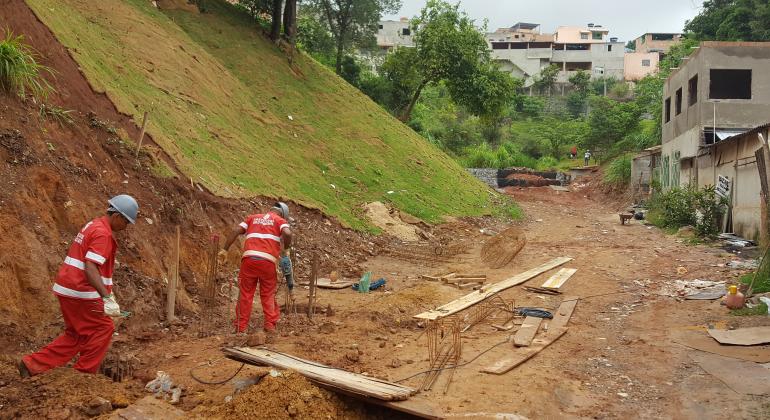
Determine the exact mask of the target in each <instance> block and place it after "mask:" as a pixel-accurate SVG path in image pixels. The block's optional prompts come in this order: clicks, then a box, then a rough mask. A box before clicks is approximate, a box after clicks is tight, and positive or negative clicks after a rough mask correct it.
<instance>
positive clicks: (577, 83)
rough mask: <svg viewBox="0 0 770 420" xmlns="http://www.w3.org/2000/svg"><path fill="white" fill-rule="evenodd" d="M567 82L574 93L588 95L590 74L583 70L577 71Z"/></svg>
mask: <svg viewBox="0 0 770 420" xmlns="http://www.w3.org/2000/svg"><path fill="white" fill-rule="evenodd" d="M568 80H569V82H570V84H571V85H572V87H574V88H575V91H576V92H578V93H580V94H583V95H588V85H589V84H590V83H591V74H590V73H588V72H587V71H585V70H578V71H576V72H575V73H574V74H573V75H572V76H570V77H569V79H568Z"/></svg>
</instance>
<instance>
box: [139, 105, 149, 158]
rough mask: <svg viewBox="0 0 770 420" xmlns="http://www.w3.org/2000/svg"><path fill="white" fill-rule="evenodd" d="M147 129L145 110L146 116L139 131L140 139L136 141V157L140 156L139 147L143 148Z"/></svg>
mask: <svg viewBox="0 0 770 420" xmlns="http://www.w3.org/2000/svg"><path fill="white" fill-rule="evenodd" d="M146 129H147V111H144V118H143V119H142V131H141V132H139V140H138V141H137V143H136V157H137V158H139V149H141V148H142V140H144V130H146Z"/></svg>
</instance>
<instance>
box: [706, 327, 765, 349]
mask: <svg viewBox="0 0 770 420" xmlns="http://www.w3.org/2000/svg"><path fill="white" fill-rule="evenodd" d="M708 333H709V335H710V336H712V337H713V338H714V340H717V341H719V342H720V343H722V344H733V345H736V346H754V345H757V344H765V343H770V327H750V328H738V329H737V330H715V329H710V330H708Z"/></svg>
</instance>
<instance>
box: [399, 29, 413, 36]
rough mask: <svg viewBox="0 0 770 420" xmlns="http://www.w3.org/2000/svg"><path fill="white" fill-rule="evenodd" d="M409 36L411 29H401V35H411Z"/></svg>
mask: <svg viewBox="0 0 770 420" xmlns="http://www.w3.org/2000/svg"><path fill="white" fill-rule="evenodd" d="M411 34H412V30H411V29H409V28H403V29H401V35H411Z"/></svg>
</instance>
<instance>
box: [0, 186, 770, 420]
mask: <svg viewBox="0 0 770 420" xmlns="http://www.w3.org/2000/svg"><path fill="white" fill-rule="evenodd" d="M513 194H514V195H515V197H516V199H517V201H518V202H519V203H520V204H521V205H522V207H523V208H524V209H525V211H526V213H527V215H528V216H527V219H526V220H524V221H522V222H519V223H518V224H519V225H520V226H519V227H520V228H521V229H522V231H523V232H524V234H525V235H526V237H527V244H526V245H525V246H524V248H523V249H522V251H521V252H520V253H519V254H518V255H517V256H516V258H515V259H514V260H513V261H512V262H511V263H510V264H508V265H507V266H505V267H503V268H500V269H489V268H487V267H485V266H484V265H483V263H482V262H481V259H480V258H479V253H480V252H481V247H482V244H483V243H484V241H485V240H486V239H487V238H489V236H486V235H484V234H483V233H482V232H481V230H482V229H485V230H486V229H491V230H495V231H500V230H502V229H504V228H506V226H503V225H494V222H491V221H488V220H486V221H484V220H472V221H462V220H461V221H456V222H454V223H450V224H448V225H447V226H445V227H441V228H439V229H438V232H434V233H438V234H443V237H451V238H452V243H451V245H452V246H451V248H452V249H456V250H459V249H465V250H466V251H467V252H466V253H463V254H459V255H457V256H452V257H448V256H435V255H434V256H433V257H430V258H429V257H428V254H429V253H430V250H431V249H432V250H434V251H435V250H436V249H438V250H439V251H440V250H441V249H444V248H443V247H438V248H437V247H424V249H423V250H422V251H420V250H416V249H415V248H414V247H413V246H412V247H408V246H404V247H396V248H397V249H396V251H400V252H396V253H393V254H392V255H398V256H399V257H398V258H395V257H392V256H386V255H383V254H381V255H380V256H377V257H374V258H371V259H370V260H369V261H368V262H366V263H365V264H364V265H365V267H366V269H368V270H371V271H372V272H373V278H375V279H376V278H379V277H385V278H387V280H388V284H387V286H386V288H385V289H386V290H385V291H376V292H372V293H369V294H358V293H355V292H353V291H352V290H350V289H344V290H338V291H330V290H321V291H320V293H319V307H320V308H327V307H330V308H331V309H332V311H331V314H329V313H327V314H318V315H317V316H316V317H315V318H314V322H313V323H312V324H310V323H308V322H307V320H306V318H305V317H304V315H294V316H287V317H285V319H284V321H282V323H281V324H280V325H279V329H280V331H281V335H282V336H281V337H280V338H279V340H278V342H277V343H276V344H274V345H271V347H272V348H275V349H277V350H280V351H286V352H289V353H291V354H294V355H297V356H299V357H304V358H307V359H311V360H314V361H317V362H321V363H326V364H329V365H332V366H336V367H341V368H345V369H348V370H352V371H355V372H360V373H366V374H368V375H373V376H377V377H382V378H387V379H390V380H400V379H404V378H407V377H410V376H413V375H415V374H418V373H419V372H422V371H424V370H426V369H428V367H429V364H428V360H427V359H428V358H427V356H428V350H427V341H426V337H425V334H424V328H423V327H424V325H422V324H420V323H418V322H417V320H415V319H414V318H413V315H415V314H417V313H419V312H421V311H423V310H426V309H431V308H435V307H436V306H439V305H441V304H443V303H446V302H449V301H450V300H452V299H454V298H457V297H459V296H462V295H464V294H466V293H468V291H460V290H458V289H455V288H453V287H450V286H447V285H442V284H439V283H434V282H428V281H425V280H422V279H420V278H419V276H420V275H422V274H434V273H439V272H448V271H465V272H469V271H473V272H483V273H486V274H487V275H488V276H489V279H490V281H493V282H494V281H500V280H502V279H505V278H507V277H510V276H511V275H513V274H516V273H520V272H522V271H524V270H526V269H529V268H532V267H534V266H536V265H538V264H540V263H541V262H545V261H547V260H550V259H552V258H554V257H558V256H570V257H573V258H574V261H572V262H570V263H568V264H566V265H565V267H574V268H577V269H578V271H577V273H576V274H575V275H574V276H573V277H572V278H571V279H569V281H567V283H566V284H565V285H564V286H563V287H562V291H563V292H564V295H570V296H578V297H580V298H581V299H580V301H579V303H578V305H577V309H576V310H575V313H574V315H573V317H572V320H571V322H570V324H569V331H568V332H567V334H566V335H565V336H564V337H562V338H561V339H560V340H559V341H557V342H556V343H554V344H553V345H552V346H551V347H549V348H547V349H546V350H544V351H543V352H541V353H540V354H538V355H537V356H536V357H535V358H533V359H531V360H529V361H528V362H526V363H525V364H523V365H522V366H519V367H518V368H516V369H514V370H512V371H511V372H508V373H507V374H505V375H501V376H495V375H488V374H484V373H481V372H479V370H480V369H481V368H483V367H484V366H487V365H489V364H491V363H494V362H495V361H497V360H499V359H501V358H503V357H505V356H506V355H508V354H510V351H511V347H510V346H511V344H510V343H505V344H501V345H498V346H497V347H494V348H492V349H491V350H489V349H490V348H491V347H493V346H494V345H496V344H499V343H501V342H503V341H505V340H506V339H507V338H508V337H509V335H510V334H511V333H510V332H501V331H497V330H495V329H494V328H492V327H491V326H490V324H491V323H501V322H502V321H503V318H504V317H505V315H504V314H502V313H501V314H498V315H495V317H493V318H491V319H489V320H487V321H485V322H483V323H481V324H479V325H477V326H474V327H473V328H472V329H470V330H469V331H468V332H466V333H464V334H463V340H462V341H463V349H462V359H463V361H466V362H467V361H470V360H471V359H473V358H475V357H476V356H477V355H478V354H479V353H481V352H484V351H487V350H489V351H487V352H486V353H484V354H482V355H481V356H480V357H478V358H476V359H475V360H473V361H472V362H470V363H468V364H467V365H465V366H463V367H461V368H460V369H458V370H457V371H456V373H455V374H454V378H453V381H452V383H451V385H450V386H449V388H448V392H447V393H446V394H444V392H443V391H444V389H445V385H446V380H447V378H448V375H447V374H446V373H444V374H442V375H441V377H440V378H439V380H438V382H437V384H436V385H435V386H434V388H433V390H431V391H428V392H423V393H421V394H420V395H418V396H417V397H416V398H417V399H419V400H422V401H425V402H428V403H430V404H432V405H433V406H435V407H436V408H437V409H439V410H441V411H443V412H444V413H446V414H447V415H449V416H455V417H458V418H459V417H463V418H465V417H467V418H510V419H516V418H520V417H519V416H521V417H526V418H693V419H695V418H697V419H702V418H723V417H724V416H726V415H731V416H732V417H735V418H767V417H768V415H769V414H770V399H768V398H767V397H750V396H744V395H740V394H737V393H735V392H734V391H732V390H731V389H730V388H728V387H727V386H725V385H724V384H723V383H722V382H720V381H719V380H717V379H716V378H714V377H712V376H710V375H709V374H707V373H705V372H704V371H703V370H701V369H700V368H699V367H698V365H697V364H696V363H694V362H693V361H692V360H691V359H690V356H689V355H690V354H691V353H692V352H693V351H694V350H691V349H688V348H687V347H684V346H682V345H680V344H677V343H676V342H675V341H678V340H680V339H681V338H682V337H684V336H693V335H695V336H705V328H706V326H707V325H709V324H710V325H717V326H720V327H723V328H724V327H727V326H746V325H761V324H764V325H770V319H768V318H764V317H751V318H747V317H734V316H731V315H729V314H728V313H727V311H726V310H725V309H724V307H721V306H719V304H718V303H717V302H703V301H700V302H699V301H684V302H677V301H676V300H674V299H672V298H669V297H665V296H661V295H659V294H658V293H659V291H660V288H661V287H662V286H663V285H665V284H666V283H669V282H672V281H673V280H674V279H678V278H684V279H695V278H700V279H729V278H732V277H733V276H736V275H738V274H739V273H738V272H736V271H733V270H731V269H728V268H724V263H725V262H727V261H729V260H730V259H733V258H735V257H736V256H735V255H731V254H727V253H725V252H723V251H721V250H718V249H713V248H708V247H705V246H691V245H685V244H683V243H680V242H678V240H677V238H676V237H673V236H668V235H665V234H663V233H662V232H661V231H659V230H658V229H656V228H648V227H647V226H644V225H641V224H639V223H636V222H635V223H633V224H631V225H629V226H621V225H620V224H619V223H618V219H617V213H616V212H615V211H614V209H613V208H612V207H610V206H607V205H602V204H600V203H599V202H597V200H594V199H589V198H586V197H584V196H583V195H582V193H580V192H573V193H556V192H555V191H553V190H551V189H550V188H547V187H543V188H530V189H526V190H514V192H513ZM442 230H443V232H442ZM425 250H428V251H425ZM678 267H684V268H685V269H686V270H687V273H686V274H685V275H682V276H679V275H678V274H677V268H678ZM322 274H324V273H322ZM546 277H547V274H546V275H543V276H540V277H537V278H536V279H535V280H533V281H532V282H531V283H532V284H534V285H540V284H542V282H543V281H544V279H545V278H546ZM305 294H306V292H304V290H303V289H302V288H299V289H298V291H297V297H298V300H299V301H300V302H304V299H306V298H305V296H304V295H305ZM502 297H503V298H504V299H505V300H507V301H509V302H510V301H514V302H515V304H516V306H519V307H520V306H538V307H544V308H549V309H553V308H555V307H557V306H558V304H559V302H560V300H561V299H562V298H561V297H552V296H541V295H535V294H532V293H529V292H526V291H525V290H523V289H522V288H521V287H515V288H513V289H510V290H508V291H506V292H504V293H502ZM281 300H282V299H280V298H279V301H281ZM258 313H259V305H255V314H254V316H253V318H252V325H253V327H254V328H255V329H258V328H260V325H261V324H260V322H261V320H260V316H259V314H258ZM127 322H131V321H130V320H129V321H127ZM228 329H229V328H228V327H227V320H226V319H222V320H220V325H219V327H218V328H216V329H214V330H213V331H212V332H214V333H215V335H214V336H211V337H206V338H197V337H196V334H197V330H196V329H195V325H194V323H189V324H188V325H186V326H185V325H180V326H177V327H174V328H171V329H160V330H158V331H149V332H148V334H146V335H144V336H142V337H125V336H124V337H120V338H118V339H117V340H118V341H123V342H124V344H123V345H124V347H123V348H129V349H131V350H132V352H133V353H135V354H136V358H137V360H138V363H137V366H136V368H137V369H136V373H135V374H134V378H135V379H134V380H130V381H128V382H127V383H125V388H124V393H126V394H127V395H128V396H129V399H133V398H138V397H139V396H141V395H142V391H141V390H140V389H141V386H142V385H143V384H144V383H146V382H147V381H148V380H150V379H152V378H153V377H154V375H155V372H156V371H157V370H163V371H166V372H168V373H170V374H171V376H172V378H173V379H174V381H175V382H177V383H179V384H181V385H182V386H183V387H184V388H185V393H184V396H183V398H182V403H181V405H180V408H182V409H184V410H188V411H192V413H200V412H201V410H204V409H205V410H209V409H210V408H211V407H213V406H220V407H224V405H223V404H226V403H225V401H226V400H227V399H228V398H229V397H228V396H229V395H231V394H233V391H234V389H235V388H234V387H235V384H237V383H238V381H242V380H244V379H247V378H249V377H250V376H251V375H254V374H255V373H256V372H258V371H260V368H255V367H245V368H244V369H243V370H241V371H240V373H239V374H238V375H237V376H236V377H235V379H234V381H230V382H228V383H226V384H224V385H217V386H212V385H206V384H201V383H199V382H197V381H196V380H195V379H193V378H192V376H191V374H190V373H191V369H193V368H194V369H195V373H196V375H197V376H198V377H202V378H204V379H207V380H213V381H218V380H222V379H226V378H227V377H229V376H230V375H231V374H232V373H233V372H234V371H235V370H236V369H238V367H239V364H238V363H235V362H233V361H229V360H226V359H224V358H223V357H222V355H221V352H220V350H219V349H220V348H221V347H222V346H223V345H227V344H230V343H234V341H235V340H236V339H234V338H233V337H232V336H230V335H227V334H225V332H226V331H227V330H228ZM0 373H3V375H2V376H3V377H5V376H8V378H7V379H6V382H7V381H8V380H12V378H11V374H12V372H11V368H10V367H8V372H7V373H8V375H5V373H6V372H5V369H3V372H0ZM0 379H4V378H0ZM421 379H422V377H421V376H419V375H418V376H417V377H415V378H412V379H407V380H405V381H404V382H403V383H405V384H408V385H411V386H415V387H418V386H419V385H420V381H421ZM68 383H69V382H68ZM72 386H74V387H77V383H75V384H74V385H72ZM9 393H10V395H13V393H16V394H18V395H19V396H21V395H24V397H23V398H21V397H19V398H21V399H16V400H14V399H13V398H6V399H5V401H7V402H14V401H16V403H15V404H16V407H18V409H19V412H21V413H26V414H32V413H35V414H39V415H43V416H46V415H48V416H50V415H51V413H53V414H56V410H58V408H57V407H56V406H51V405H50V404H48V402H47V401H48V397H47V395H46V392H45V390H43V391H40V390H39V388H38V387H36V386H35V385H34V383H33V382H29V383H28V382H23V383H22V384H21V385H18V386H17V385H16V384H15V382H14V383H12V385H9V386H7V387H6V388H4V389H3V390H2V391H0V396H3V395H5V396H6V397H7V396H8V395H9ZM266 398H268V397H266ZM268 399H269V403H270V404H272V405H271V407H272V408H271V409H275V407H278V408H277V409H278V411H277V412H278V413H280V412H281V410H282V409H281V407H282V406H281V404H284V403H281V402H280V401H276V400H273V399H270V398H268ZM289 400H291V398H289ZM19 401H22V402H21V403H20V402H19ZM266 404H268V402H266ZM340 404H343V405H344V407H345V408H344V410H347V411H345V412H346V413H348V414H346V415H349V416H353V417H358V416H360V417H365V418H394V414H393V413H390V412H383V411H380V410H378V409H371V408H365V407H363V406H361V405H360V404H358V405H357V403H355V402H353V401H351V400H348V399H343V403H340ZM49 406H50V408H49ZM341 407H342V406H341ZM342 409H343V408H340V410H342ZM255 410H256V411H254V410H252V411H251V412H252V413H253V412H258V409H255ZM287 410H288V406H287ZM215 411H216V410H215ZM207 412H209V413H211V411H207ZM222 412H224V411H222ZM273 413H276V412H273ZM351 413H357V414H351ZM308 415H310V414H308ZM288 417H289V414H288V411H287V412H286V418H288ZM275 418H280V416H278V417H275Z"/></svg>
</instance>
